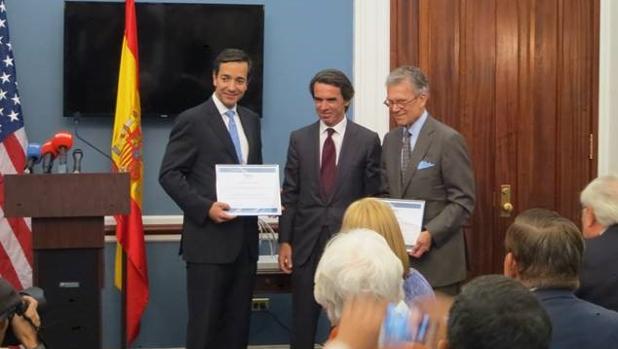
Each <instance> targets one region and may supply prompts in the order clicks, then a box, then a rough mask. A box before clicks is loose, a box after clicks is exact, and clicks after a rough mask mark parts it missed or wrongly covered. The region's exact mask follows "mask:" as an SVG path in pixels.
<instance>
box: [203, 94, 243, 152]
mask: <svg viewBox="0 0 618 349" xmlns="http://www.w3.org/2000/svg"><path fill="white" fill-rule="evenodd" d="M205 107H206V118H207V119H208V123H210V126H211V127H212V130H213V131H214V133H215V135H216V136H217V137H218V138H219V140H220V141H221V142H222V143H223V145H225V150H226V152H227V153H228V155H229V156H231V157H232V159H236V163H240V161H239V159H238V156H237V155H236V149H234V143H232V137H230V133H229V131H228V130H227V127H226V126H225V123H224V122H223V118H222V117H221V114H219V110H217V107H216V106H215V102H213V100H212V97H211V99H209V100H208V101H207V102H206V105H205ZM243 127H244V125H243Z"/></svg>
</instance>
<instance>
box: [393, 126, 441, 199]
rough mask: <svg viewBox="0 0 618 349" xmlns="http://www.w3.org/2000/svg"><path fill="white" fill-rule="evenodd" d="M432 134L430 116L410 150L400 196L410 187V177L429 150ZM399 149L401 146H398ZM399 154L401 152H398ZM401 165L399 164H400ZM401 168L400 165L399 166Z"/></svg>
mask: <svg viewBox="0 0 618 349" xmlns="http://www.w3.org/2000/svg"><path fill="white" fill-rule="evenodd" d="M432 134H433V119H432V118H431V116H428V117H427V120H426V121H425V124H424V125H423V128H421V132H420V133H419V135H418V138H417V140H416V144H415V145H414V150H412V155H411V156H410V164H409V167H408V171H407V172H406V178H405V180H404V181H403V183H404V185H403V188H401V193H402V195H403V194H404V193H405V191H406V190H408V187H409V186H410V182H411V181H412V177H414V174H415V173H416V169H417V168H418V164H419V162H421V160H423V158H424V157H425V154H427V151H428V150H429V146H430V145H431V139H432V137H431V136H432ZM400 147H401V145H400ZM399 153H401V152H399ZM400 163H401V162H400ZM400 166H401V165H400Z"/></svg>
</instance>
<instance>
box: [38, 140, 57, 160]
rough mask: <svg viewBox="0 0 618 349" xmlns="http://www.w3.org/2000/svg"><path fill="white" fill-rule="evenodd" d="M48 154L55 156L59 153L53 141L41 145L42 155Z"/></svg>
mask: <svg viewBox="0 0 618 349" xmlns="http://www.w3.org/2000/svg"><path fill="white" fill-rule="evenodd" d="M46 154H51V156H52V158H55V157H56V155H58V151H57V150H56V148H55V147H54V145H53V144H52V141H47V142H45V143H43V145H42V146H41V155H43V156H45V155H46Z"/></svg>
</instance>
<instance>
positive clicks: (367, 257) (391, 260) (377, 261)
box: [314, 229, 403, 348]
mask: <svg viewBox="0 0 618 349" xmlns="http://www.w3.org/2000/svg"><path fill="white" fill-rule="evenodd" d="M402 273H403V270H402V267H401V262H400V261H399V259H397V257H396V256H395V254H394V253H393V252H392V251H391V249H390V247H389V246H388V244H387V243H386V241H385V240H384V238H383V237H381V236H380V235H378V234H377V233H375V232H374V231H371V230H369V229H354V230H351V231H349V232H347V233H344V234H338V235H336V236H335V237H333V239H332V240H331V241H330V242H329V243H328V245H327V246H326V248H325V250H324V254H323V255H322V258H321V259H320V263H319V264H318V267H317V269H316V272H315V288H314V293H315V299H316V301H317V302H318V303H319V304H320V305H321V306H322V307H323V308H324V309H325V310H326V314H327V315H328V319H329V320H330V322H331V325H332V326H333V330H332V331H331V335H330V340H331V341H334V342H336V341H337V337H338V333H337V332H338V325H339V320H340V319H341V315H342V312H343V308H344V304H345V302H346V301H347V300H350V299H352V298H353V297H355V296H359V295H364V296H366V297H372V298H374V299H377V300H380V302H379V303H384V304H386V303H392V304H398V303H400V302H401V301H402V299H403V289H402V284H403V279H402V278H401V275H402ZM368 315H369V314H368ZM378 332H379V330H378ZM375 340H376V341H375V342H373V343H372V346H373V347H374V348H375V347H377V346H378V342H377V338H375ZM331 345H332V344H331Z"/></svg>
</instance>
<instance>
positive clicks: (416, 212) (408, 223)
mask: <svg viewBox="0 0 618 349" xmlns="http://www.w3.org/2000/svg"><path fill="white" fill-rule="evenodd" d="M384 202H386V203H388V204H390V205H391V208H392V209H393V212H394V213H395V217H397V221H398V222H399V227H400V228H401V233H402V234H403V242H404V243H405V245H406V248H407V249H408V250H410V249H411V248H412V246H414V245H415V244H416V240H418V237H419V235H420V234H421V228H422V226H423V214H424V213H425V201H422V200H395V199H384Z"/></svg>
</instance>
